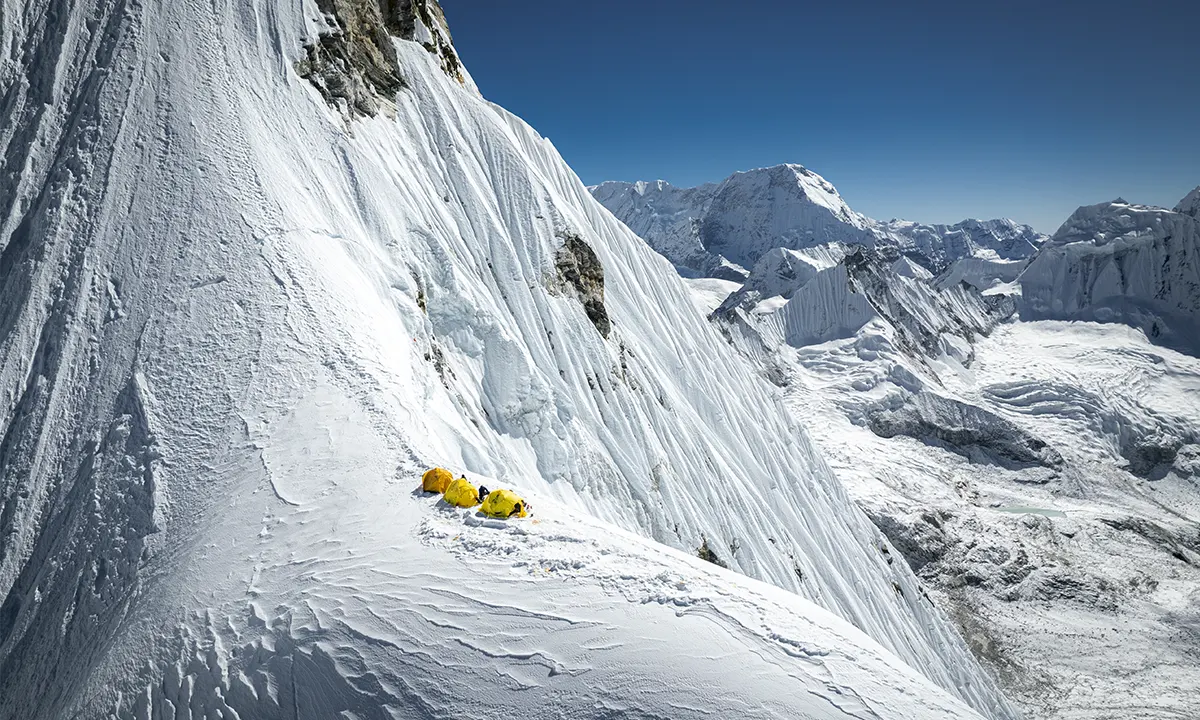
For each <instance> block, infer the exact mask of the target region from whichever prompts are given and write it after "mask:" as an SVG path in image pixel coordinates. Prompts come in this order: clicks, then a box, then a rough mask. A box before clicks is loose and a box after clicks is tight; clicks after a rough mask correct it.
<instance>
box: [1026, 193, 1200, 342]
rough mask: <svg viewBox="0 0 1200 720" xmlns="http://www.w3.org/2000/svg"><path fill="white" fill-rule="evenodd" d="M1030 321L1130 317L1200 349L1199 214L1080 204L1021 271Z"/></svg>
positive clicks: (1153, 332)
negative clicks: (1196, 216) (1197, 215)
mask: <svg viewBox="0 0 1200 720" xmlns="http://www.w3.org/2000/svg"><path fill="white" fill-rule="evenodd" d="M1020 283H1021V288H1022V293H1023V298H1022V310H1021V312H1022V317H1023V318H1025V319H1037V318H1046V319H1059V320H1097V321H1100V322H1123V323H1126V324H1129V325H1132V326H1134V327H1137V328H1141V329H1142V330H1144V331H1145V332H1146V335H1147V337H1149V338H1150V339H1151V340H1152V341H1153V342H1157V343H1161V344H1165V345H1169V346H1172V347H1175V348H1177V349H1181V350H1184V351H1186V352H1190V353H1193V354H1195V353H1197V352H1200V343H1198V341H1197V338H1198V337H1200V220H1198V219H1197V218H1195V217H1192V216H1191V215H1186V214H1184V213H1181V212H1171V211H1168V210H1163V209H1162V208H1154V207H1146V206H1142V205H1131V204H1128V203H1125V202H1122V201H1115V202H1110V203H1101V204H1099V205H1091V206H1087V207H1082V208H1079V210H1077V211H1075V213H1074V214H1073V215H1072V216H1071V217H1070V218H1069V219H1068V220H1067V221H1066V222H1065V223H1064V224H1063V226H1062V227H1061V228H1059V230H1058V232H1057V233H1055V235H1054V237H1053V238H1052V239H1051V240H1050V241H1049V242H1048V243H1046V245H1045V246H1044V247H1043V248H1042V249H1041V251H1040V252H1039V253H1038V255H1037V256H1036V257H1035V258H1034V259H1033V261H1032V262H1031V263H1030V264H1029V267H1028V268H1026V270H1025V272H1024V273H1023V274H1022V275H1021V277H1020Z"/></svg>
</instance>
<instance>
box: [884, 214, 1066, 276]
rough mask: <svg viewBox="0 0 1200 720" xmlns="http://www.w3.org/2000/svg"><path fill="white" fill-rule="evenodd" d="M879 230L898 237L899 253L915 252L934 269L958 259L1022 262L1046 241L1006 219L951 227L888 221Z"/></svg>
mask: <svg viewBox="0 0 1200 720" xmlns="http://www.w3.org/2000/svg"><path fill="white" fill-rule="evenodd" d="M883 229H884V230H885V231H886V232H888V233H889V234H891V235H894V236H898V237H899V238H901V240H900V247H901V248H902V249H903V250H905V251H908V252H915V253H919V254H920V255H922V256H923V257H925V258H928V259H929V260H930V261H932V262H933V264H934V265H935V266H937V267H944V266H945V265H947V264H949V263H951V262H954V261H955V260H959V259H962V258H978V259H981V260H1026V259H1028V258H1030V257H1033V254H1034V253H1036V252H1037V249H1038V248H1039V247H1041V246H1042V244H1043V243H1044V242H1045V241H1046V240H1047V237H1046V236H1045V235H1042V234H1041V233H1039V232H1037V231H1035V230H1034V229H1033V228H1031V227H1029V226H1028V225H1021V224H1018V223H1016V222H1013V221H1012V220H1008V219H1000V220H964V221H962V222H960V223H957V224H955V225H923V224H921V223H915V222H910V221H907V220H892V221H891V222H888V223H884V224H883Z"/></svg>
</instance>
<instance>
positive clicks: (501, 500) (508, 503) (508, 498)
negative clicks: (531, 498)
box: [479, 490, 529, 518]
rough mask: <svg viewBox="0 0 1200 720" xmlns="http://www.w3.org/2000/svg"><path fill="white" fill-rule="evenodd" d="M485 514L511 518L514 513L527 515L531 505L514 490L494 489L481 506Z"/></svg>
mask: <svg viewBox="0 0 1200 720" xmlns="http://www.w3.org/2000/svg"><path fill="white" fill-rule="evenodd" d="M479 509H480V510H481V511H482V512H483V514H484V515H490V516H491V517H495V518H510V517H513V516H514V515H515V516H517V517H525V516H526V515H528V514H529V505H528V504H527V503H526V502H525V501H524V500H522V499H521V496H520V495H517V494H516V493H515V492H513V491H512V490H493V491H492V492H491V493H489V494H488V496H487V497H486V498H484V500H483V507H481V508H479Z"/></svg>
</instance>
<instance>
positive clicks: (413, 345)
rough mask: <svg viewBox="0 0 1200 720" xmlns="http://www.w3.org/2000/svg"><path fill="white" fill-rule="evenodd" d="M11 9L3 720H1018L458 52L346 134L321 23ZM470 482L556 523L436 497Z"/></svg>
mask: <svg viewBox="0 0 1200 720" xmlns="http://www.w3.org/2000/svg"><path fill="white" fill-rule="evenodd" d="M430 3H432V0H423V1H419V2H418V5H419V6H420V8H418V9H424V10H425V11H429V10H430V7H429V5H430ZM336 5H337V7H338V8H340V9H339V10H338V12H350V11H351V10H348V9H347V8H350V9H353V7H354V3H349V4H343V3H337V4H336ZM0 7H2V8H3V22H2V23H0V33H2V37H0V40H2V43H0V46H2V47H3V48H4V55H3V60H2V63H3V64H2V65H0V97H3V98H4V101H3V104H0V145H2V146H3V150H4V158H5V166H4V170H3V173H2V174H0V191H2V192H0V202H3V203H4V205H3V207H2V208H0V209H2V211H3V218H2V220H0V222H2V224H0V297H2V298H3V303H2V304H0V347H2V348H3V350H2V354H0V401H2V403H3V404H2V405H0V436H2V437H3V441H2V442H0V718H17V717H20V718H59V717H96V716H109V715H114V716H117V717H121V718H133V717H136V718H148V717H155V718H158V717H190V718H217V717H223V718H230V717H243V718H250V717H255V718H273V717H330V716H334V715H337V714H338V713H345V714H346V715H347V716H351V715H352V716H354V717H363V718H375V717H395V716H401V717H429V718H432V717H497V716H511V715H513V714H515V710H514V708H515V707H517V706H519V710H520V714H521V715H522V716H523V717H529V718H550V717H571V718H584V717H614V716H644V717H672V718H685V717H707V716H715V717H819V718H849V717H859V718H861V717H885V718H892V717H895V718H914V719H917V718H920V719H925V718H943V717H944V718H950V717H976V714H975V711H978V712H979V713H981V714H982V715H985V716H988V717H993V718H1008V717H1014V716H1015V713H1014V712H1013V711H1012V709H1011V708H1010V707H1009V706H1008V705H1007V704H1006V702H1005V701H1004V699H1003V698H1002V697H1001V696H1000V695H999V693H998V692H997V691H996V690H995V689H994V687H993V685H992V683H991V681H990V680H989V679H988V677H987V676H986V675H985V673H984V672H983V671H982V670H981V669H980V668H979V666H978V665H977V664H976V663H975V661H974V660H973V659H972V657H971V655H970V653H969V652H968V650H967V648H966V646H965V644H964V643H963V642H962V641H961V639H960V638H959V637H958V636H957V634H956V633H955V631H954V630H953V629H952V628H951V626H950V625H949V623H947V622H946V621H945V620H944V618H943V617H942V616H941V614H940V613H939V612H937V611H936V610H935V609H933V608H932V607H931V606H930V605H929V603H928V602H927V601H923V600H922V599H921V598H920V597H919V595H918V592H917V585H916V581H915V579H914V577H913V575H912V574H911V572H909V571H908V569H907V568H905V567H903V564H892V563H890V562H888V558H887V557H886V553H885V552H884V550H885V549H886V547H887V546H886V543H885V542H884V541H883V540H882V538H881V537H880V535H879V534H878V533H877V531H876V530H875V529H874V527H872V526H871V524H870V523H869V522H868V521H867V520H866V518H865V516H863V515H862V514H861V513H860V512H859V511H858V510H857V509H856V508H855V507H854V506H853V505H852V503H851V502H850V501H849V499H848V498H847V496H846V494H845V492H844V491H843V489H842V488H841V486H840V485H839V484H838V483H837V481H836V480H835V479H834V477H833V476H832V474H831V473H830V471H829V470H828V468H827V467H826V465H825V463H824V462H823V461H822V460H821V459H820V458H819V457H818V456H817V454H816V453H815V451H814V450H813V448H812V446H811V444H810V443H809V441H808V439H807V437H806V435H805V434H804V433H803V432H802V431H801V430H800V428H799V427H798V426H797V425H795V424H794V422H792V421H791V420H789V419H788V414H787V413H786V412H785V411H783V410H782V409H781V405H780V401H779V400H778V399H777V398H776V396H774V395H773V394H772V393H771V392H770V390H769V389H768V387H767V386H766V384H765V383H764V382H762V381H760V380H758V379H756V377H755V374H754V373H753V372H752V371H751V369H750V367H749V366H748V364H747V363H745V361H743V360H742V359H741V358H740V357H738V356H737V354H736V353H735V352H734V351H733V350H732V349H731V348H730V347H729V346H728V345H727V343H726V342H725V341H724V340H723V339H722V338H721V336H720V334H719V333H718V332H717V331H716V330H715V329H714V328H712V327H711V326H709V325H708V324H707V323H705V322H704V320H703V319H702V317H701V315H700V314H699V313H697V312H696V311H695V309H694V307H693V306H692V302H693V301H692V299H691V297H690V295H689V292H688V290H687V288H686V287H685V286H684V285H683V283H682V282H681V281H680V280H679V278H677V277H676V276H675V275H674V273H673V271H672V270H671V268H670V266H669V265H668V264H667V263H665V262H663V261H662V260H661V259H660V258H659V257H658V256H657V255H656V254H655V253H654V252H653V251H652V250H651V249H650V248H649V247H647V246H646V245H645V244H644V243H642V242H641V241H640V240H638V239H637V238H636V237H635V236H634V235H633V234H632V233H630V232H629V231H628V230H627V229H626V228H625V227H624V226H622V225H621V224H620V223H618V222H617V221H615V219H613V217H612V216H611V214H609V213H608V212H607V211H605V210H604V209H603V208H601V207H600V205H599V204H597V203H596V202H595V201H594V200H593V199H592V198H591V196H590V195H589V194H588V192H587V190H586V189H585V188H584V187H583V185H582V184H581V183H580V182H579V180H578V179H577V178H576V177H575V176H574V174H573V173H571V172H570V170H569V168H567V167H566V165H565V164H564V163H563V161H562V159H561V158H560V157H559V156H558V154H557V152H556V151H555V150H554V148H553V147H552V146H551V145H550V144H549V143H548V142H547V141H545V140H543V139H542V138H540V137H539V136H537V135H536V134H535V133H534V132H533V131H532V130H531V129H530V128H529V127H528V126H526V125H525V124H524V123H522V122H521V121H520V120H519V119H517V118H515V117H513V116H511V115H509V114H508V113H506V112H504V111H503V110H501V109H499V108H497V107H495V106H492V105H489V104H488V103H486V102H484V101H483V100H482V99H480V98H479V97H478V95H477V94H476V93H475V91H474V90H473V86H472V85H471V83H470V80H469V77H467V76H465V73H464V72H455V68H453V67H448V66H447V62H448V61H447V57H448V56H447V54H446V53H445V52H444V48H443V47H442V46H441V45H439V43H437V42H427V43H426V45H432V47H428V48H423V47H422V46H421V45H420V44H417V43H412V42H396V41H393V40H391V39H387V42H389V43H392V42H395V44H394V49H395V70H396V73H397V77H398V78H400V80H401V81H402V82H403V85H404V88H405V89H404V90H402V91H400V92H399V94H398V95H396V96H395V98H394V101H393V100H391V99H390V98H386V97H385V98H384V99H385V100H388V102H394V108H393V107H388V106H387V104H386V103H385V104H382V105H380V106H379V108H380V110H381V113H380V114H379V115H376V116H373V117H372V116H370V115H369V114H368V116H367V117H366V118H365V119H357V120H350V119H349V118H348V116H347V115H346V114H345V113H344V112H340V111H339V109H340V110H342V111H344V110H345V109H346V108H347V105H346V104H345V103H343V102H342V101H345V100H346V98H344V97H341V96H338V95H337V94H336V93H334V94H330V93H329V92H326V91H328V90H329V85H328V84H326V85H325V86H324V88H323V90H318V87H320V86H319V85H318V84H315V83H310V80H311V79H312V76H311V74H309V80H306V79H304V78H302V77H301V72H302V71H305V72H306V74H307V71H306V66H303V65H300V66H297V65H296V63H297V62H299V61H301V60H303V59H304V58H306V57H311V55H308V54H306V51H305V50H304V48H305V46H306V44H308V45H311V44H312V43H314V42H322V43H323V42H326V41H329V42H334V41H335V40H332V39H329V36H328V33H329V31H330V29H331V25H330V23H331V16H330V15H328V14H322V10H323V9H324V6H323V4H321V3H311V2H305V3H299V2H292V3H286V2H285V3H275V2H246V3H231V2H221V1H218V2H214V3H211V4H203V5H200V4H194V3H160V2H151V3H146V4H127V3H124V2H119V1H118V0H95V1H94V2H92V3H88V4H82V3H74V4H71V3H67V2H65V1H58V0H33V1H32V2H28V3H25V4H24V6H22V7H18V5H17V3H15V2H11V1H9V0H6V1H5V3H4V5H3V6H0ZM395 7H402V8H409V9H412V8H413V4H412V3H400V4H399V5H397V6H395ZM393 9H394V8H393ZM418 14H419V13H418ZM368 15H370V13H368ZM363 17H366V16H363ZM372 17H373V16H372ZM422 17H424V16H422ZM355 37H357V36H355ZM413 37H415V38H417V39H421V38H422V37H425V38H426V39H427V40H428V39H429V38H433V37H441V36H440V35H438V34H437V33H436V32H433V31H432V30H430V29H429V28H426V29H425V32H424V34H422V32H420V31H419V28H417V29H416V30H415V31H414V32H413ZM373 42H375V41H373ZM376 47H377V49H378V46H376ZM338 52H341V50H338ZM364 52H367V54H368V55H372V56H373V54H372V52H371V51H370V50H369V49H367V50H364ZM384 54H385V55H386V53H384ZM322 77H323V78H324V80H323V82H326V83H328V82H329V81H330V78H334V77H336V76H335V75H325V76H322ZM315 85H316V86H315ZM334 86H335V87H336V86H337V85H336V82H335V83H334ZM330 103H332V104H333V105H334V106H336V108H338V109H335V108H333V107H330ZM370 108H371V103H369V102H367V103H365V104H363V106H362V107H361V108H359V112H360V113H361V111H363V110H365V109H370ZM569 237H578V238H579V239H580V240H581V241H582V242H584V243H586V244H587V245H588V246H589V247H590V248H591V250H592V251H593V252H594V253H595V255H596V257H597V258H598V259H599V262H600V264H601V265H602V267H603V282H604V288H603V290H604V292H603V303H604V306H605V310H606V314H607V317H608V318H609V319H610V321H611V333H610V335H609V337H608V338H607V339H605V338H603V337H602V336H601V334H600V332H599V331H598V329H597V327H598V326H597V325H596V324H594V319H590V318H589V316H588V312H586V311H585V308H584V305H583V303H582V302H581V301H580V299H581V295H580V289H579V288H578V287H574V288H572V287H568V285H567V284H564V282H563V279H562V276H560V274H559V272H557V270H558V268H557V267H556V257H557V255H558V253H559V251H560V249H561V248H562V246H563V245H564V243H565V242H566V239H567V238H569ZM588 277H589V278H590V279H591V280H590V281H589V282H593V283H594V281H595V275H594V274H589V275H588ZM588 297H595V294H592V295H589V296H588ZM435 463H436V464H444V465H447V466H449V467H451V468H454V469H456V470H464V471H466V472H467V473H468V474H470V475H472V476H473V477H476V478H478V479H482V480H483V481H484V482H485V484H488V485H492V484H493V483H494V484H496V485H506V486H516V487H518V488H519V489H521V490H522V491H523V492H526V493H527V494H528V495H529V496H530V497H531V499H532V500H533V501H534V504H535V508H537V511H538V512H537V514H536V515H535V518H534V519H533V520H530V521H527V523H528V524H527V525H526V524H525V523H522V524H520V525H517V526H507V525H503V524H500V525H497V524H495V523H489V522H481V521H480V520H479V519H477V518H476V517H475V516H474V515H473V514H471V513H470V512H454V511H449V510H447V509H444V508H442V507H440V506H438V505H436V504H435V503H434V502H433V501H432V500H430V499H426V498H420V497H413V496H411V495H410V490H411V488H413V487H414V486H415V484H416V479H417V477H418V474H419V472H420V471H421V470H422V469H423V468H425V467H427V466H429V465H431V464H435ZM539 516H541V517H543V518H544V520H540V521H539V520H538V517H539ZM608 523H611V525H610V524H608ZM613 525H615V526H619V528H621V529H618V528H616V527H613ZM627 532H632V533H635V534H636V535H637V537H636V538H635V537H632V536H629V535H628V534H627ZM639 538H652V539H654V540H658V541H660V542H663V543H666V544H668V545H671V546H674V547H675V548H678V549H679V550H682V551H684V552H682V553H681V552H677V551H673V550H669V549H668V550H663V549H662V548H661V546H655V545H652V544H649V543H648V542H647V541H646V540H644V539H639ZM701 542H707V544H708V545H709V546H710V547H711V548H715V549H716V552H717V554H718V556H719V557H720V558H721V559H722V560H723V561H724V562H726V563H727V564H729V566H730V567H732V568H734V569H736V570H739V571H741V572H744V573H746V574H747V575H749V576H752V577H754V578H758V579H760V580H763V581H766V582H769V583H773V584H774V585H776V586H778V587H779V588H783V589H786V590H794V591H796V593H798V595H791V594H788V593H785V592H782V591H781V590H777V589H774V588H771V587H769V586H764V585H761V584H759V583H757V582H755V581H752V580H744V579H742V578H740V577H738V576H735V575H731V574H729V573H726V572H724V571H719V570H717V569H716V568H715V567H710V566H708V565H706V564H703V563H702V562H701V561H699V560H697V559H694V558H690V557H688V556H687V554H688V553H691V552H693V551H694V550H695V548H696V547H697V546H699V545H700V544H701ZM814 603H815V604H814ZM818 605H819V606H821V607H823V608H826V609H827V610H828V611H831V612H832V613H833V614H834V615H838V616H840V617H841V618H842V619H841V620H839V619H837V618H835V617H834V616H833V615H831V614H829V612H826V610H822V609H820V608H818V607H817V606H818ZM847 621H848V622H847ZM851 624H853V625H854V626H856V627H857V628H858V629H859V630H861V631H862V632H859V630H855V629H854V627H851ZM885 648H886V649H885ZM893 653H894V655H893ZM897 658H898V659H897ZM905 663H907V664H908V666H906V665H905ZM910 668H915V671H914V670H913V669H910ZM939 686H940V688H939ZM521 690H530V691H532V692H519V691H521ZM801 690H806V691H807V692H801ZM492 703H495V704H492ZM964 703H966V704H969V705H971V706H972V707H973V708H974V709H975V711H972V710H970V709H968V708H967V705H966V704H964Z"/></svg>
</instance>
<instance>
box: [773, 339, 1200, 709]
mask: <svg viewBox="0 0 1200 720" xmlns="http://www.w3.org/2000/svg"><path fill="white" fill-rule="evenodd" d="M869 338H870V336H869V335H868V334H867V333H866V332H863V333H860V334H859V336H858V337H856V338H853V339H848V340H840V341H835V342H830V343H825V344H822V345H814V346H809V347H805V348H801V349H799V350H797V351H796V355H795V361H794V364H792V365H789V368H792V369H794V372H793V373H792V374H791V375H789V378H788V379H789V385H788V386H789V393H790V394H791V402H790V404H791V407H792V408H793V410H794V411H795V412H796V414H797V416H798V417H800V418H801V419H802V420H803V421H804V422H805V425H806V426H807V427H809V428H812V432H813V434H814V436H815V439H816V441H817V442H818V444H819V445H820V446H821V448H822V451H823V452H824V453H825V454H826V455H827V456H828V457H829V458H830V462H831V464H832V465H833V467H834V469H835V471H836V472H837V474H838V476H839V477H840V478H842V479H843V480H844V481H845V482H846V483H847V486H848V487H849V488H850V490H851V493H852V494H853V495H854V497H855V498H856V500H857V501H858V502H859V503H860V504H861V505H862V506H863V507H864V508H865V509H866V510H867V511H868V513H869V514H870V515H871V516H872V517H873V518H874V520H875V522H876V524H877V525H878V526H879V527H880V528H882V529H883V530H884V531H885V533H886V534H887V535H888V537H889V538H890V539H891V541H892V544H893V547H894V548H896V549H897V550H898V551H899V552H900V553H901V554H902V555H903V556H904V558H905V560H907V562H908V563H909V564H910V565H911V566H912V567H913V568H914V570H916V571H917V573H918V576H919V577H921V578H922V580H923V581H924V582H925V588H926V589H927V591H928V594H929V596H930V597H932V598H934V599H935V600H936V601H937V602H938V604H939V605H940V606H941V607H944V608H945V609H946V610H947V612H949V613H950V614H951V615H952V617H954V618H955V620H956V622H958V623H959V625H960V627H962V629H963V632H964V634H965V635H966V636H967V637H968V639H969V641H970V642H971V644H972V647H973V648H974V649H975V651H976V653H977V654H978V655H979V657H980V658H982V659H983V660H984V661H985V662H987V663H988V664H989V665H990V666H991V667H993V668H994V669H995V671H996V672H997V673H998V674H999V676H1000V677H1001V680H1002V683H1003V685H1004V687H1005V689H1006V691H1008V692H1009V693H1010V695H1011V697H1012V698H1013V699H1014V700H1015V701H1016V702H1018V703H1019V704H1020V705H1021V707H1022V709H1023V710H1024V711H1025V713H1026V715H1027V716H1028V717H1038V718H1048V719H1050V720H1060V719H1061V720H1066V719H1071V720H1082V719H1085V718H1086V719H1098V718H1112V717H1137V718H1139V719H1143V718H1144V719H1145V720H1175V719H1176V718H1183V717H1195V716H1197V714H1198V713H1200V704H1198V700H1197V696H1196V693H1195V692H1194V689H1195V688H1196V686H1197V683H1200V675H1198V667H1200V666H1198V665H1197V663H1196V661H1195V653H1196V647H1197V642H1196V632H1195V628H1196V627H1197V625H1196V623H1197V622H1198V620H1200V591H1198V590H1197V588H1200V534H1198V533H1197V531H1196V528H1197V527H1198V526H1200V525H1198V524H1197V523H1198V520H1200V492H1198V491H1197V485H1196V479H1197V477H1198V476H1200V475H1198V473H1200V445H1197V444H1196V443H1197V442H1198V440H1200V413H1198V412H1197V408H1200V363H1197V361H1196V359H1195V358H1192V357H1189V356H1186V355H1182V354H1180V353H1176V352H1173V351H1171V350H1169V349H1164V348H1160V347H1155V346H1153V345H1151V344H1150V343H1149V342H1147V340H1146V338H1145V336H1144V335H1143V334H1142V333H1141V332H1140V331H1136V330H1133V329H1130V328H1125V327H1122V326H1119V325H1101V324H1096V323H1085V322H1070V323H1065V322H1054V321H1040V322H1018V323H1012V324H1008V325H1004V326H1001V327H999V328H997V329H996V330H994V331H993V333H992V334H991V335H990V336H989V337H986V338H980V339H978V340H977V341H976V343H975V345H974V361H973V362H972V363H971V365H970V366H969V367H962V366H961V365H957V364H955V363H952V362H945V363H942V364H938V363H934V364H933V365H932V367H935V368H938V372H937V374H936V376H935V377H934V378H931V377H929V376H928V374H927V373H923V372H922V368H920V367H917V366H915V365H913V364H912V363H910V362H907V361H905V360H904V359H903V358H902V357H901V356H899V355H898V354H896V353H890V354H889V353H886V352H885V353H883V354H881V353H879V352H877V351H875V352H871V353H867V352H864V350H867V349H870V350H876V348H877V347H878V343H877V342H875V343H869V342H868V341H869ZM935 378H936V379H935ZM914 401H915V402H914ZM914 405H916V406H921V405H924V406H925V410H926V411H925V412H924V417H923V418H921V420H920V421H919V422H911V423H910V424H909V426H908V427H907V428H902V427H900V425H902V424H903V423H906V422H909V421H908V420H907V419H906V418H905V417H904V413H905V412H907V408H910V407H913V406H914ZM931 406H932V407H931ZM973 415H974V416H977V417H978V418H979V419H980V420H981V421H982V422H979V423H978V424H976V425H974V426H972V424H971V423H972V422H973V420H972V416H973ZM881 420H882V421H886V422H893V423H897V425H895V426H893V427H892V428H890V429H889V428H885V427H881V425H880V421H881ZM897 431H899V432H897ZM1030 450H1032V452H1030ZM1047 450H1052V451H1053V452H1054V456H1053V457H1051V458H1048V459H1047V458H1045V453H1046V452H1047ZM1038 455H1041V456H1042V458H1038V457H1037V456H1038ZM1047 460H1048V461H1047Z"/></svg>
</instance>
